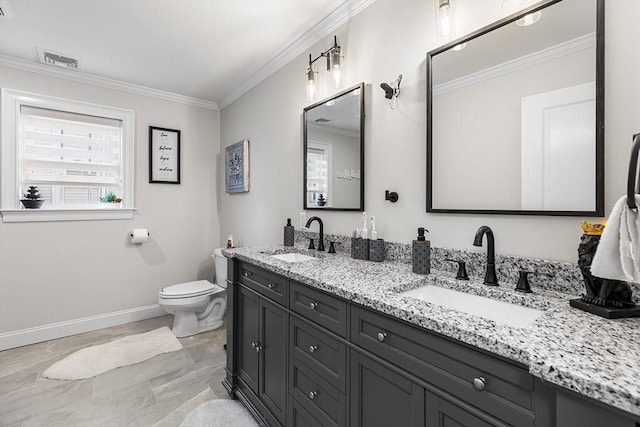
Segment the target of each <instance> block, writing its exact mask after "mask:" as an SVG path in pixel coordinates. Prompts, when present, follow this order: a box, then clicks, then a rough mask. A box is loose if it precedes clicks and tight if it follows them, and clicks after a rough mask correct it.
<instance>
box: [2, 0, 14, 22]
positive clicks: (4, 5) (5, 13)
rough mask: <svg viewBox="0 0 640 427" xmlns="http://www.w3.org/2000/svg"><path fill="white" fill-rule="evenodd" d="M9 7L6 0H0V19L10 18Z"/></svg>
mask: <svg viewBox="0 0 640 427" xmlns="http://www.w3.org/2000/svg"><path fill="white" fill-rule="evenodd" d="M10 17H11V14H10V13H9V6H7V1H6V0H0V18H10Z"/></svg>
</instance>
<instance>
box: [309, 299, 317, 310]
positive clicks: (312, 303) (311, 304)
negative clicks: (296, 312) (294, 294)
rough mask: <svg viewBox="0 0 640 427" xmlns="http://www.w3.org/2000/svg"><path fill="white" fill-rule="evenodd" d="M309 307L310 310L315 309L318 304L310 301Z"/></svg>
mask: <svg viewBox="0 0 640 427" xmlns="http://www.w3.org/2000/svg"><path fill="white" fill-rule="evenodd" d="M309 308H310V309H311V310H315V309H316V308H318V304H316V303H315V302H313V301H312V302H310V303H309Z"/></svg>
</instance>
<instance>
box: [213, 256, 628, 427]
mask: <svg viewBox="0 0 640 427" xmlns="http://www.w3.org/2000/svg"><path fill="white" fill-rule="evenodd" d="M227 277H228V280H229V290H228V293H227V295H228V296H227V298H228V314H227V316H228V320H229V326H228V330H227V345H228V349H227V376H226V379H225V380H224V382H223V384H224V386H225V387H226V388H227V390H228V391H229V393H231V394H232V395H235V396H236V397H238V398H239V399H241V400H242V401H243V402H244V403H245V405H246V406H247V408H248V409H249V410H250V411H251V412H252V413H253V414H254V415H255V416H256V418H258V419H260V420H261V421H262V422H264V423H265V424H266V425H267V426H287V427H345V426H351V427H377V426H381V427H395V426H398V427H400V426H401V427H414V426H416V427H418V426H419V427H427V426H428V427H448V426H452V427H464V426H467V427H489V426H495V427H506V426H518V427H553V426H557V427H574V426H581V427H604V426H606V427H640V423H639V422H640V417H636V416H633V415H631V414H629V413H627V412H624V411H620V410H618V409H615V408H612V407H610V406H607V405H604V404H602V403H599V402H596V401H593V400H591V399H588V398H585V397H583V396H580V395H578V394H576V393H573V392H569V391H568V390H567V389H563V388H560V387H555V386H551V385H549V384H543V383H542V382H541V381H540V380H539V379H537V378H534V377H533V376H532V375H531V374H530V373H529V372H528V369H527V367H526V366H523V365H519V364H517V363H516V362H512V361H509V360H506V359H503V358H500V357H497V356H493V355H491V354H490V353H488V352H486V351H482V350H480V349H477V348H475V347H472V346H469V345H465V344H462V343H460V342H457V341H455V340H453V339H451V338H448V337H445V336H442V335H439V334H437V333H433V332H430V331H427V330H426V329H424V328H421V327H419V326H416V325H414V324H411V323H407V322H404V321H401V320H399V319H397V318H395V317H392V316H389V315H386V314H383V313H380V312H377V311H375V310H372V309H369V308H366V307H362V306H359V305H357V304H355V303H352V302H349V301H346V300H344V299H342V298H339V297H337V296H333V295H331V294H329V293H326V292H323V291H320V290H318V289H314V288H312V287H310V286H306V285H305V284H303V283H298V282H296V281H294V280H289V279H287V278H285V277H282V276H279V275H276V274H274V273H272V272H270V271H267V270H266V269H263V268H261V267H257V266H255V265H252V264H250V263H246V262H241V261H239V260H234V259H232V260H230V261H229V268H228V273H227Z"/></svg>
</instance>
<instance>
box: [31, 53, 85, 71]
mask: <svg viewBox="0 0 640 427" xmlns="http://www.w3.org/2000/svg"><path fill="white" fill-rule="evenodd" d="M36 50H37V52H38V60H39V61H40V62H42V63H43V64H47V65H53V66H56V67H60V68H66V69H69V70H76V71H77V70H78V60H77V59H74V58H71V57H69V56H67V55H65V54H62V53H57V52H52V51H50V50H44V49H40V48H36Z"/></svg>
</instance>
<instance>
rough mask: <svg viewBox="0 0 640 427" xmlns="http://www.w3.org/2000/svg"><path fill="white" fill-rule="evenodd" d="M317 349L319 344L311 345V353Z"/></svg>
mask: <svg viewBox="0 0 640 427" xmlns="http://www.w3.org/2000/svg"><path fill="white" fill-rule="evenodd" d="M317 349H318V346H315V345H310V346H309V353H315V352H316V350H317Z"/></svg>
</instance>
